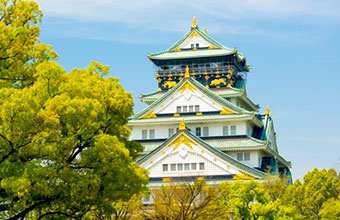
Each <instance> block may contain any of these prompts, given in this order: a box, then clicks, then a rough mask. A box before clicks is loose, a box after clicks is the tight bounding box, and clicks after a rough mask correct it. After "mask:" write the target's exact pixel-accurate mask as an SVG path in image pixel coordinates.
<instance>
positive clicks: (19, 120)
mask: <svg viewBox="0 0 340 220" xmlns="http://www.w3.org/2000/svg"><path fill="white" fill-rule="evenodd" d="M40 19H41V11H40V10H39V9H38V5H37V4H36V3H35V2H32V1H23V0H13V1H11V0H8V1H7V0H0V210H1V212H0V218H1V219H7V218H25V217H28V216H30V217H32V218H33V219H36V218H39V217H42V216H46V217H45V218H47V216H48V217H49V218H51V219H55V218H59V217H60V216H67V217H68V218H78V219H79V218H80V217H81V216H83V215H84V214H86V213H87V212H90V211H91V210H94V209H100V210H102V211H103V212H104V213H110V212H111V211H112V209H111V208H110V207H112V203H114V202H115V201H118V200H126V199H129V198H130V197H131V196H132V195H133V194H137V193H138V192H139V191H141V190H143V189H145V185H146V183H147V181H148V177H147V172H146V170H144V169H142V168H140V167H139V166H138V165H137V164H136V163H135V162H134V159H135V158H136V157H137V155H138V154H139V153H140V152H141V151H142V150H143V148H142V146H141V145H140V144H138V143H136V142H131V141H129V140H128V137H129V135H130V130H129V128H128V127H127V126H126V123H127V121H128V117H129V116H130V115H131V114H132V111H133V110H132V107H133V101H132V97H131V94H130V93H129V92H126V91H124V90H123V88H122V86H121V85H120V84H119V82H118V79H117V78H114V77H107V78H103V76H104V75H106V74H107V73H108V71H109V68H108V66H104V65H101V64H100V63H97V62H94V61H92V62H91V63H90V66H89V67H88V68H86V69H73V70H72V71H71V72H69V73H65V70H64V68H62V67H61V66H60V65H58V64H57V63H55V62H53V61H51V60H53V59H55V58H56V53H55V52H54V51H52V50H51V47H50V46H48V45H45V44H41V43H39V39H38V35H39V32H40V29H39V27H38V26H36V24H37V23H38V22H39V21H40ZM55 216H56V217H55Z"/></svg>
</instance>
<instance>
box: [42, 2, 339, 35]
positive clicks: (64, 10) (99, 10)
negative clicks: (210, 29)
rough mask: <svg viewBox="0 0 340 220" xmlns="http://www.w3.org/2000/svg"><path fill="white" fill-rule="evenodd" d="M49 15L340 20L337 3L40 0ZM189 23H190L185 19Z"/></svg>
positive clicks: (131, 20)
mask: <svg viewBox="0 0 340 220" xmlns="http://www.w3.org/2000/svg"><path fill="white" fill-rule="evenodd" d="M37 2H38V3H39V4H40V6H41V7H42V9H43V11H44V12H45V14H46V15H47V16H60V17H63V18H72V19H77V20H80V21H92V22H93V21H98V22H119V23H126V24H131V25H141V24H146V25H150V26H152V27H157V28H159V27H166V26H167V25H168V24H180V23H182V21H183V19H184V18H187V17H191V16H192V15H193V14H196V15H202V17H205V16H214V18H217V19H227V20H231V21H237V20H245V19H249V18H255V19H275V18H284V19H294V18H295V17H302V16H307V17H310V18H319V17H320V16H322V17H328V18H333V17H339V13H338V11H339V10H340V3H339V2H338V1H336V0H333V1H332V0H324V1H318V0H299V1H296V0H244V1H240V0H228V1H225V0H217V1H205V0H195V1H180V0H162V1H159V0H143V1H140V0H139V1H134V0H130V1H126V0H96V1H93V0H37ZM185 21H186V20H185Z"/></svg>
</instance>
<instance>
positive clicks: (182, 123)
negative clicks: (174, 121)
mask: <svg viewBox="0 0 340 220" xmlns="http://www.w3.org/2000/svg"><path fill="white" fill-rule="evenodd" d="M178 130H185V121H184V117H183V118H182V120H181V123H179V127H178Z"/></svg>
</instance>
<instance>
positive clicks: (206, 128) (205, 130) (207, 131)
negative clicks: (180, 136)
mask: <svg viewBox="0 0 340 220" xmlns="http://www.w3.org/2000/svg"><path fill="white" fill-rule="evenodd" d="M203 136H204V137H207V136H209V127H203Z"/></svg>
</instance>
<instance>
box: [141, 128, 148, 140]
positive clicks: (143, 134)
mask: <svg viewBox="0 0 340 220" xmlns="http://www.w3.org/2000/svg"><path fill="white" fill-rule="evenodd" d="M147 138H148V130H142V139H147Z"/></svg>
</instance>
